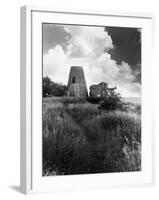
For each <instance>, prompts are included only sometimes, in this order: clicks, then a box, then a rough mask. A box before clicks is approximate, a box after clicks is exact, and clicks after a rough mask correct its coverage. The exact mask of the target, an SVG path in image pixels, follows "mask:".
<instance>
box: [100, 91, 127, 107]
mask: <svg viewBox="0 0 159 200" xmlns="http://www.w3.org/2000/svg"><path fill="white" fill-rule="evenodd" d="M99 109H101V110H106V111H114V110H122V111H123V110H124V109H125V103H124V102H123V101H122V99H121V96H120V94H119V93H117V92H115V90H111V91H110V92H109V94H108V96H107V97H106V98H105V99H104V101H103V102H102V103H101V104H100V106H99Z"/></svg>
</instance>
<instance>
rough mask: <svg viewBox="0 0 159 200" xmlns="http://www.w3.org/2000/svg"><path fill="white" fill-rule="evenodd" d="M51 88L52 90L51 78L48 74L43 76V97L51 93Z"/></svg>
mask: <svg viewBox="0 0 159 200" xmlns="http://www.w3.org/2000/svg"><path fill="white" fill-rule="evenodd" d="M51 90H52V81H51V79H50V78H49V77H48V76H46V77H43V97H47V96H49V95H51Z"/></svg>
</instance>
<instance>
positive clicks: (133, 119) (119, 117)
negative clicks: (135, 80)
mask: <svg viewBox="0 0 159 200" xmlns="http://www.w3.org/2000/svg"><path fill="white" fill-rule="evenodd" d="M136 106H139V105H134V107H133V106H132V104H131V109H130V110H129V111H128V112H121V111H113V112H105V111H101V110H99V109H98V105H97V104H91V103H88V102H87V101H85V100H82V99H78V100H77V99H73V98H72V99H70V98H69V99H67V98H64V97H63V98H60V97H50V98H44V99H43V176H51V175H70V174H87V173H104V172H127V171H139V170H141V115H140V113H141V107H140V111H139V110H138V109H136ZM133 109H134V110H133Z"/></svg>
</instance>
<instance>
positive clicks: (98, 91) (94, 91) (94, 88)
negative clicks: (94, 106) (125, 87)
mask: <svg viewBox="0 0 159 200" xmlns="http://www.w3.org/2000/svg"><path fill="white" fill-rule="evenodd" d="M108 92H109V90H108V84H107V83H104V82H102V83H100V84H98V85H91V86H90V97H106V96H107V95H108Z"/></svg>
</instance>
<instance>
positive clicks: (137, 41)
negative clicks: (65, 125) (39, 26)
mask: <svg viewBox="0 0 159 200" xmlns="http://www.w3.org/2000/svg"><path fill="white" fill-rule="evenodd" d="M71 66H82V67H83V70H84V74H85V79H86V84H87V88H88V91H89V87H90V85H92V84H99V83H100V82H106V83H108V85H109V87H114V86H116V87H117V92H119V93H120V94H121V96H123V97H140V96H141V29H137V28H122V27H97V26H96V27H95V26H77V25H58V24H43V76H48V77H50V78H51V80H52V81H54V82H58V83H62V84H65V85H67V82H68V77H69V71H70V67H71Z"/></svg>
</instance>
